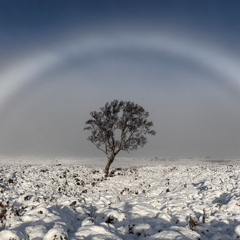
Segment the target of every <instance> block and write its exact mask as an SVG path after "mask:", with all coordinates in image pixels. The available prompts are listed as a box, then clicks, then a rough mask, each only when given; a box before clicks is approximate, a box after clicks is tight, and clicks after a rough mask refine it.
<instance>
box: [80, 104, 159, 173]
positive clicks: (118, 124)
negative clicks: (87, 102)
mask: <svg viewBox="0 0 240 240" xmlns="http://www.w3.org/2000/svg"><path fill="white" fill-rule="evenodd" d="M90 115H91V119H89V120H88V121H87V122H86V123H85V124H86V125H88V126H87V127H85V128H84V130H90V131H91V135H90V136H89V137H88V140H89V141H91V142H92V143H93V144H94V145H96V147H97V148H98V149H100V150H101V151H102V152H104V153H105V154H106V155H107V157H108V162H107V165H106V167H105V170H104V173H105V177H107V176H108V173H109V168H110V166H111V164H112V163H113V161H114V159H115V157H116V155H117V154H118V153H119V152H120V151H127V152H129V151H132V150H137V148H138V146H140V147H143V146H144V145H145V144H146V143H147V138H146V135H147V134H151V135H155V133H156V132H155V131H154V130H152V129H151V127H152V126H153V123H152V122H151V121H148V120H147V118H148V116H149V113H148V112H146V111H145V110H144V108H143V107H141V106H139V105H137V104H135V103H133V102H129V101H128V102H125V101H118V100H114V101H112V102H111V103H106V104H105V106H104V107H102V108H100V111H99V112H96V111H93V112H91V113H90Z"/></svg>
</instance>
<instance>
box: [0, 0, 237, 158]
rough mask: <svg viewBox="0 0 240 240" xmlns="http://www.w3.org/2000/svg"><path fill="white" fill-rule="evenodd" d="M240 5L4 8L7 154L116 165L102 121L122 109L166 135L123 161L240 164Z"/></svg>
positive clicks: (186, 1) (1, 148)
mask: <svg viewBox="0 0 240 240" xmlns="http://www.w3.org/2000/svg"><path fill="white" fill-rule="evenodd" d="M239 10H240V2H239V1H237V0H235V1H234V0H232V1H227V0H226V1H223V0H212V1H207V0H201V1H191V0H182V1H177V0H175V1H172V0H166V1H164V0H163V1H154V0H151V1H149V0H145V1H142V0H138V1H135V0H133V1H125V0H121V1H120V0H115V1H112V0H108V1H107V0H102V1H99V0H87V1H81V0H71V1H65V0H64V1H63V0H58V1H47V0H35V1H30V0H22V1H19V0H11V1H8V0H2V1H0V52H1V54H0V89H1V94H0V155H3V156H5V155H14V156H23V155H24V156H47V157H104V155H103V153H102V152H100V151H99V150H98V149H96V147H95V146H94V145H93V144H92V143H91V142H89V141H87V140H86V139H87V137H88V135H89V134H90V133H89V132H87V131H84V130H83V128H84V127H85V122H86V121H87V120H88V119H89V118H90V114H89V113H90V112H91V111H94V110H99V108H100V107H102V106H104V104H105V103H106V102H110V101H112V100H114V99H119V100H124V101H133V102H135V103H137V104H139V105H141V106H143V107H144V108H145V110H146V111H148V112H149V114H150V117H149V120H152V121H153V123H154V130H156V132H157V134H156V135H155V136H149V137H148V143H147V145H146V146H145V147H144V148H140V149H138V150H137V151H135V152H131V153H124V152H122V153H120V154H119V156H122V157H148V158H151V157H174V158H186V157H187V158H188V157H212V158H239V157H240V111H239V110H240V109H239V108H240V107H239V106H240V47H239V39H240V14H239Z"/></svg>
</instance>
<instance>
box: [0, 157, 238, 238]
mask: <svg viewBox="0 0 240 240" xmlns="http://www.w3.org/2000/svg"><path fill="white" fill-rule="evenodd" d="M104 164H105V159H67V160H66V159H47V160H44V159H32V158H26V157H25V158H23V157H22V158H11V159H10V158H6V157H1V158H0V194H1V198H0V239H1V240H19V239H24V240H25V239H26V240H27V239H29V240H40V239H44V240H64V239H69V240H74V239H76V240H77V239H86V240H101V239H105V240H117V239H139V240H140V239H144V240H145V239H146V240H148V239H149V240H150V239H162V240H171V239H189V240H192V239H201V240H205V239H212V240H220V239H221V240H228V239H240V181H239V180H240V165H239V161H237V160H235V161H234V160H231V161H230V160H229V161H222V160H221V161H219V160H210V159H208V160H204V159H201V160H196V159H194V160H175V159H170V160H166V159H160V158H153V159H124V158H123V159H117V160H116V162H115V163H114V165H113V168H112V169H113V171H112V174H111V176H110V177H108V178H107V179H104V178H103V177H102V176H103V173H102V167H103V166H104ZM130 166H131V167H130Z"/></svg>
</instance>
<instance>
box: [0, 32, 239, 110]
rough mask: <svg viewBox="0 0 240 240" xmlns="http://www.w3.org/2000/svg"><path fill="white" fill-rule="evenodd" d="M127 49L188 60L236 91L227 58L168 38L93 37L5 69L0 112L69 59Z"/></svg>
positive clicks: (234, 65) (233, 62)
mask: <svg viewBox="0 0 240 240" xmlns="http://www.w3.org/2000/svg"><path fill="white" fill-rule="evenodd" d="M131 47H134V48H139V49H144V50H153V51H155V52H159V51H166V52H168V53H169V54H172V55H176V56H180V57H183V58H186V59H190V60H192V61H194V62H196V63H197V64H199V66H202V67H204V68H206V69H208V70H210V71H211V72H213V73H215V74H216V75H217V76H221V78H225V79H226V81H228V83H229V84H232V85H233V86H234V87H235V88H237V89H238V90H240V64H239V62H240V61H239V59H236V58H235V57H233V56H231V55H230V54H227V53H225V52H221V51H219V50H216V49H214V48H212V46H206V45H201V44H199V43H196V42H195V43H194V42H193V41H189V40H187V39H178V38H176V37H175V36H172V35H169V36H167V35H160V34H143V33H142V34H136V33H134V34H130V33H125V34H120V35H118V36H114V37H111V38H109V37H108V38H107V37H106V38H104V37H96V36H94V37H93V38H89V39H85V40H84V39H80V40H79V39H78V40H76V41H73V42H69V43H68V44H66V47H65V48H61V49H55V50H53V51H52V52H43V53H40V54H37V53H36V54H35V55H34V56H29V57H27V58H25V60H23V61H21V62H17V63H15V64H13V65H12V66H9V67H8V68H7V69H6V70H5V71H3V72H2V73H1V74H0V89H1V95H0V112H1V110H2V109H3V108H4V106H5V105H6V104H7V102H8V101H9V100H10V99H11V98H12V97H13V96H14V95H15V94H16V93H17V92H18V91H20V90H21V89H24V88H25V87H26V86H27V85H28V84H29V83H31V82H33V81H36V79H37V78H38V77H39V76H41V74H44V73H45V72H47V71H49V70H51V69H54V68H55V67H58V66H59V65H61V64H64V63H65V62H67V61H68V60H69V59H70V58H71V57H74V56H80V57H83V58H84V57H86V56H88V55H89V54H95V53H97V52H104V51H106V52H107V51H109V50H112V49H124V48H129V49H130V48H131Z"/></svg>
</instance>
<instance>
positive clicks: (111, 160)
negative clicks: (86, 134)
mask: <svg viewBox="0 0 240 240" xmlns="http://www.w3.org/2000/svg"><path fill="white" fill-rule="evenodd" d="M114 158H115V156H111V157H109V158H108V162H107V165H106V167H105V169H104V173H105V177H107V176H108V173H109V169H110V166H111V164H112V163H113V161H114Z"/></svg>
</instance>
